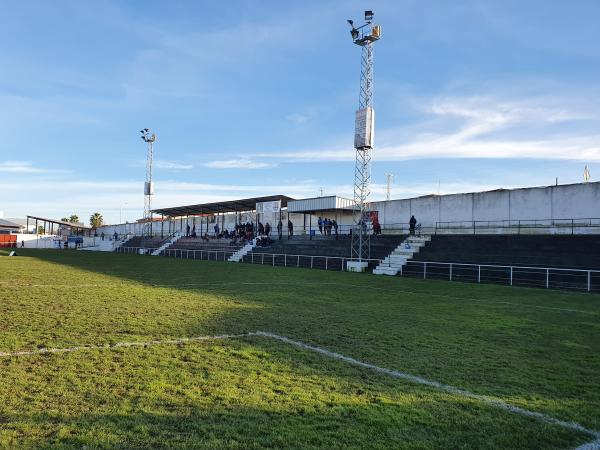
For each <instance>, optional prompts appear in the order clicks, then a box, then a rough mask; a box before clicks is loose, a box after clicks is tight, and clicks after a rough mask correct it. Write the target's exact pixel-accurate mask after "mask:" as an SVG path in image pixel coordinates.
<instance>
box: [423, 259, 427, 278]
mask: <svg viewBox="0 0 600 450" xmlns="http://www.w3.org/2000/svg"><path fill="white" fill-rule="evenodd" d="M426 278H427V263H423V279H424V280H425V279H426Z"/></svg>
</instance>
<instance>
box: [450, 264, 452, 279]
mask: <svg viewBox="0 0 600 450" xmlns="http://www.w3.org/2000/svg"><path fill="white" fill-rule="evenodd" d="M450 281H452V263H450Z"/></svg>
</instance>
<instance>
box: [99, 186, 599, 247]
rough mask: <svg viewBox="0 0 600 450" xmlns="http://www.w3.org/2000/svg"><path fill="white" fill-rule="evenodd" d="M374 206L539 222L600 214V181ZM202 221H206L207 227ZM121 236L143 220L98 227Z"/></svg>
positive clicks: (423, 217)
mask: <svg viewBox="0 0 600 450" xmlns="http://www.w3.org/2000/svg"><path fill="white" fill-rule="evenodd" d="M372 209H373V210H374V211H379V221H380V223H382V224H384V225H388V226H389V225H393V224H398V225H404V226H405V225H406V224H407V223H408V221H409V219H410V216H411V215H413V214H414V216H415V217H416V218H417V220H418V222H419V223H420V224H421V225H422V226H424V227H434V226H435V225H436V223H437V222H471V221H474V220H476V221H492V222H493V221H503V220H522V221H529V220H538V221H550V220H558V219H585V218H600V182H595V183H581V184H570V185H562V186H548V187H534V188H523V189H512V190H499V191H489V192H475V193H468V194H453V195H431V196H425V197H417V198H410V199H403V200H390V201H382V202H373V203H372ZM282 216H283V231H284V233H287V219H288V214H287V211H285V210H284V211H283V215H282ZM317 216H318V215H313V216H312V218H311V220H312V228H313V229H314V228H317V220H318V217H317ZM320 216H321V217H328V218H330V219H336V220H337V222H338V224H339V225H340V226H342V230H344V231H346V230H345V228H346V227H348V226H349V225H351V224H352V222H353V219H352V214H351V213H349V212H340V211H337V212H332V211H323V212H322V214H320ZM289 217H290V219H291V220H292V222H293V224H294V227H295V229H296V233H298V230H299V228H300V227H306V230H307V231H308V229H309V215H308V214H306V215H305V214H302V213H290V214H289ZM278 218H279V215H278V214H277V215H270V216H269V217H263V218H261V222H262V223H263V224H265V223H267V222H269V223H270V224H271V228H272V230H273V232H274V233H275V232H276V230H277V222H278ZM216 220H217V222H218V224H219V229H220V230H221V231H222V230H223V229H228V230H230V231H232V230H233V229H234V227H235V222H236V216H235V214H224V215H221V216H219V217H218V219H216ZM254 220H255V216H254V214H249V213H244V214H242V221H243V222H247V221H251V222H254ZM187 223H189V224H190V229H191V228H192V227H193V226H194V225H196V233H197V234H198V235H200V232H201V231H202V233H206V232H207V229H206V228H207V226H206V217H189V219H187V218H184V219H183V225H182V222H181V220H180V219H175V220H172V221H171V227H170V228H169V223H168V221H165V223H164V233H165V234H168V233H169V230H170V232H171V233H172V232H174V231H182V232H185V227H186V224H187ZM201 223H202V225H201ZM214 225H215V222H212V221H211V219H209V224H208V234H209V235H212V234H214ZM115 231H116V232H117V233H119V234H120V235H121V234H127V233H131V234H141V232H142V225H141V224H122V225H108V226H104V227H101V228H99V229H98V234H100V233H101V232H104V233H105V235H107V236H110V235H112V234H114V232H115ZM153 231H154V233H160V231H161V224H160V222H155V223H154V224H153Z"/></svg>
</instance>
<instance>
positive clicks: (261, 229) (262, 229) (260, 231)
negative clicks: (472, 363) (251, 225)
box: [258, 222, 265, 236]
mask: <svg viewBox="0 0 600 450" xmlns="http://www.w3.org/2000/svg"><path fill="white" fill-rule="evenodd" d="M263 234H265V226H264V225H263V224H262V222H258V235H259V236H262V235H263Z"/></svg>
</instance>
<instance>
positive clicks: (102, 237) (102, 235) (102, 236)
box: [100, 231, 104, 240]
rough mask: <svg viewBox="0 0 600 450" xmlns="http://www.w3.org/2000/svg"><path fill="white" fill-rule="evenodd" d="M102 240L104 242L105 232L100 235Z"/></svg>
mask: <svg viewBox="0 0 600 450" xmlns="http://www.w3.org/2000/svg"><path fill="white" fill-rule="evenodd" d="M100 238H101V239H102V240H104V231H103V232H102V234H101V235H100Z"/></svg>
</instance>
